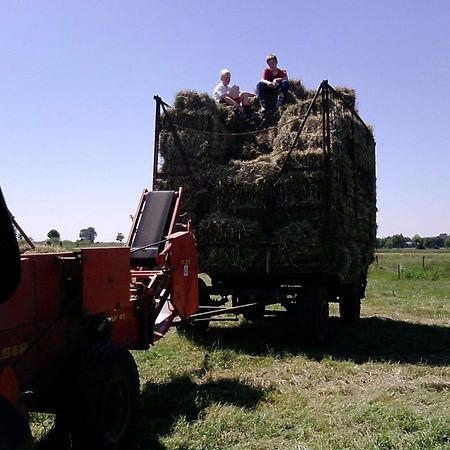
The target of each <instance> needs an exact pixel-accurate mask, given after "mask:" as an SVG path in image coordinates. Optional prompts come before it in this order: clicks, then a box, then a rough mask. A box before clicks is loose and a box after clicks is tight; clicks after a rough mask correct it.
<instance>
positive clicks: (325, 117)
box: [321, 80, 331, 239]
mask: <svg viewBox="0 0 450 450" xmlns="http://www.w3.org/2000/svg"><path fill="white" fill-rule="evenodd" d="M321 87H322V139H323V170H324V173H325V177H324V191H325V192H324V194H325V218H324V219H325V220H324V232H325V238H326V239H329V238H330V233H331V137H330V89H329V85H328V80H324V81H322V84H321Z"/></svg>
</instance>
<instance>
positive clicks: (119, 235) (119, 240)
mask: <svg viewBox="0 0 450 450" xmlns="http://www.w3.org/2000/svg"><path fill="white" fill-rule="evenodd" d="M124 239H125V236H124V235H123V234H122V233H120V232H119V233H117V237H116V241H118V242H122V241H123V240H124Z"/></svg>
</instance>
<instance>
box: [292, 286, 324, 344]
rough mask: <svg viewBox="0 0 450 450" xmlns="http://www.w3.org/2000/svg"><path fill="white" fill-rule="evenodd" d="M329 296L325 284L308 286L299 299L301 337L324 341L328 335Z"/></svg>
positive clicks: (298, 313)
mask: <svg viewBox="0 0 450 450" xmlns="http://www.w3.org/2000/svg"><path fill="white" fill-rule="evenodd" d="M328 317H329V308H328V296H327V291H326V289H325V288H324V287H323V286H315V285H314V286H308V287H306V288H305V290H304V292H303V294H301V295H300V298H299V299H298V300H297V319H298V323H299V327H300V335H301V337H302V338H303V339H304V340H306V341H310V342H319V343H321V342H324V341H326V339H327V337H328Z"/></svg>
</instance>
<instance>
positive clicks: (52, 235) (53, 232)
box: [47, 229, 61, 239]
mask: <svg viewBox="0 0 450 450" xmlns="http://www.w3.org/2000/svg"><path fill="white" fill-rule="evenodd" d="M47 237H48V238H49V239H59V238H60V237H61V236H60V234H59V231H57V230H55V229H51V230H50V231H49V232H48V233H47Z"/></svg>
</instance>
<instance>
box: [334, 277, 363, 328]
mask: <svg viewBox="0 0 450 450" xmlns="http://www.w3.org/2000/svg"><path fill="white" fill-rule="evenodd" d="M339 316H340V318H341V320H342V321H343V322H346V323H355V322H357V321H358V320H359V319H360V317H361V288H360V286H359V285H358V284H357V283H352V284H349V285H347V286H345V287H344V288H343V289H342V295H341V296H340V297H339Z"/></svg>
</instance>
